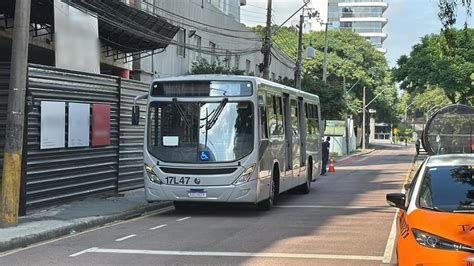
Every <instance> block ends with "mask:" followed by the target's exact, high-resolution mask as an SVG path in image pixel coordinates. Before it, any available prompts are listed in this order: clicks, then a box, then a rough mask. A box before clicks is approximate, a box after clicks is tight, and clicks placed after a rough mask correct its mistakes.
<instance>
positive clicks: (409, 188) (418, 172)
mask: <svg viewBox="0 0 474 266" xmlns="http://www.w3.org/2000/svg"><path fill="white" fill-rule="evenodd" d="M424 165H425V162H423V163H422V164H421V165H420V167H418V170H417V171H416V173H415V176H414V177H413V179H412V180H411V183H410V186H409V187H408V191H407V194H406V195H407V198H406V200H405V206H406V207H408V205H409V204H410V201H411V198H412V196H413V192H414V190H415V185H416V182H417V181H418V179H419V178H421V177H419V176H420V174H421V169H422V168H423V166H424Z"/></svg>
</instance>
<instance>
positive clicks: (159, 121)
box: [148, 98, 254, 163]
mask: <svg viewBox="0 0 474 266" xmlns="http://www.w3.org/2000/svg"><path fill="white" fill-rule="evenodd" d="M148 112H149V113H148V117H149V120H148V151H149V152H150V153H151V154H152V155H153V156H155V157H156V158H158V159H159V160H161V161H165V162H175V163H205V162H230V161H235V160H239V159H242V158H243V157H245V156H246V155H248V154H249V153H250V152H252V150H253V143H254V122H253V121H254V115H253V105H252V103H251V102H249V101H239V102H237V101H229V100H228V98H224V99H223V100H222V101H220V102H216V101H213V102H180V101H177V100H176V99H173V101H172V102H152V103H151V104H150V108H149V110H148Z"/></svg>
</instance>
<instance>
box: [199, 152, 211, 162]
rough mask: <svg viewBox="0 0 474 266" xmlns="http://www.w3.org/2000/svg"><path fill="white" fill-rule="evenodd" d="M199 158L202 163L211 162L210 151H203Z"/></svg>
mask: <svg viewBox="0 0 474 266" xmlns="http://www.w3.org/2000/svg"><path fill="white" fill-rule="evenodd" d="M199 158H200V159H201V161H209V159H210V156H209V152H208V151H201V152H200V153H199Z"/></svg>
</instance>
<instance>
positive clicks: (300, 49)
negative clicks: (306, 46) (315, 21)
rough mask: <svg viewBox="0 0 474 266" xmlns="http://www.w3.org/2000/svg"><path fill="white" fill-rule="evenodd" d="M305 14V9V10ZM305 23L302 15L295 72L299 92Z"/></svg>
mask: <svg viewBox="0 0 474 266" xmlns="http://www.w3.org/2000/svg"><path fill="white" fill-rule="evenodd" d="M303 13H304V9H303ZM303 23H304V15H303V14H301V15H300V25H299V31H298V58H297V59H296V72H295V83H296V84H295V87H296V89H297V90H301V72H302V70H303V67H302V62H301V61H302V60H303V59H302V57H303V56H302V53H303Z"/></svg>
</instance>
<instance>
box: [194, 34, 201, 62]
mask: <svg viewBox="0 0 474 266" xmlns="http://www.w3.org/2000/svg"><path fill="white" fill-rule="evenodd" d="M194 39H195V40H196V47H197V51H196V59H198V58H201V47H202V44H201V42H202V38H201V36H199V35H195V36H194Z"/></svg>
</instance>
